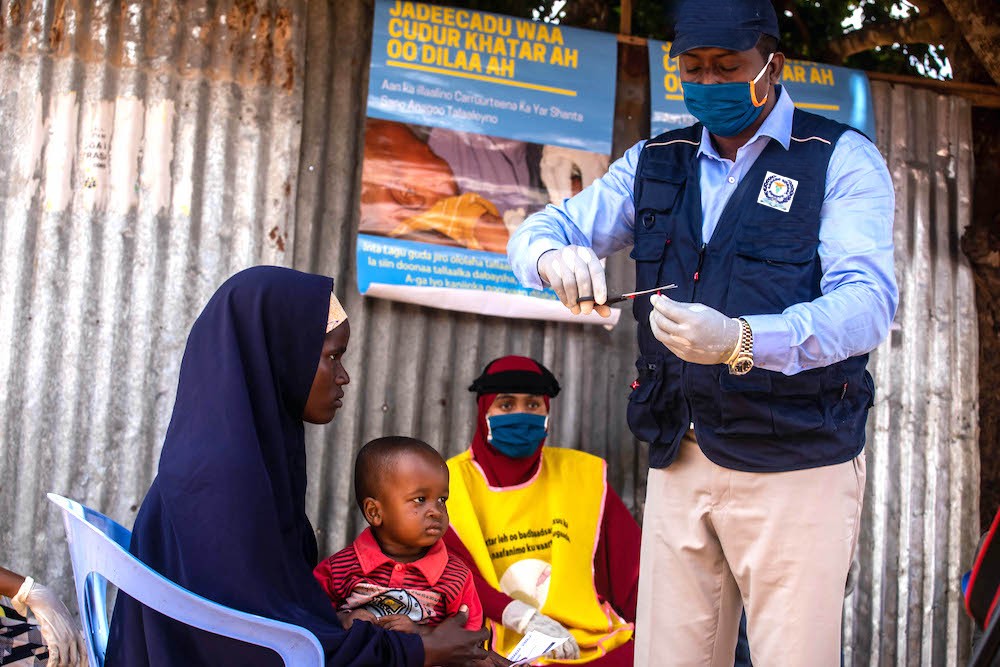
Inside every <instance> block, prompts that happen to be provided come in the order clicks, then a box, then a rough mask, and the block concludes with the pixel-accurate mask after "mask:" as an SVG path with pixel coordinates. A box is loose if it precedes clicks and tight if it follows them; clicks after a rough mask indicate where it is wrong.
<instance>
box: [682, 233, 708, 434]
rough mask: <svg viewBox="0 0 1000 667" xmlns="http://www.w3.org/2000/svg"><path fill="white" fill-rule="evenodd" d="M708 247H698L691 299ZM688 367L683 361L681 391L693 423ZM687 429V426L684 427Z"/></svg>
mask: <svg viewBox="0 0 1000 667" xmlns="http://www.w3.org/2000/svg"><path fill="white" fill-rule="evenodd" d="M707 248H708V244H707V243H702V244H701V247H700V248H698V266H697V268H695V270H694V275H693V276H692V277H691V301H692V302H694V300H695V298H694V293H695V292H696V291H697V289H698V281H699V280H701V267H702V264H704V263H705V250H706V249H707ZM687 367H688V364H687V362H686V361H682V362H681V392H682V393H683V394H684V403H685V404H686V405H687V418H688V424H690V423H691V420H692V417H693V416H694V410H692V409H691V399H689V398H688V387H687ZM684 430H685V431H686V430H687V427H686V426H685V427H684Z"/></svg>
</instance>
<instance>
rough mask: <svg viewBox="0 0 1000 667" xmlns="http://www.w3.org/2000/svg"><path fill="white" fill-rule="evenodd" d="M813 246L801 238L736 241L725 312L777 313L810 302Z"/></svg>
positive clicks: (814, 279) (814, 284)
mask: <svg viewBox="0 0 1000 667" xmlns="http://www.w3.org/2000/svg"><path fill="white" fill-rule="evenodd" d="M816 250H817V245H816V242H815V241H813V240H811V239H801V238H777V239H775V238H768V237H767V236H764V238H759V239H758V238H755V239H741V240H739V241H737V245H736V255H735V257H734V259H733V273H732V281H731V284H730V288H729V298H728V303H727V312H730V313H732V314H734V315H762V314H773V313H780V312H782V311H783V310H784V309H785V308H787V307H788V306H791V305H793V304H796V303H803V302H806V301H811V300H812V299H813V298H814V296H815V295H814V291H815V292H816V294H818V292H819V277H820V267H819V265H818V262H817V261H816Z"/></svg>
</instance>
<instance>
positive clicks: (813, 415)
mask: <svg viewBox="0 0 1000 667" xmlns="http://www.w3.org/2000/svg"><path fill="white" fill-rule="evenodd" d="M719 389H720V390H721V392H722V403H721V413H722V426H721V428H720V429H719V430H718V433H719V435H728V436H736V437H739V436H761V435H765V436H773V435H777V436H793V435H796V434H801V433H807V432H810V431H815V430H817V429H821V428H823V426H824V424H825V423H826V415H825V411H824V410H823V406H822V403H821V401H820V376H819V375H814V374H810V373H808V371H807V372H806V373H804V374H803V373H800V374H798V375H792V376H784V375H780V374H779V375H775V374H773V373H770V372H768V371H762V370H757V371H750V373H748V374H747V375H730V374H729V372H727V371H725V370H724V371H722V373H721V374H720V375H719Z"/></svg>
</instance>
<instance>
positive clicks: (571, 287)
mask: <svg viewBox="0 0 1000 667" xmlns="http://www.w3.org/2000/svg"><path fill="white" fill-rule="evenodd" d="M538 277H539V278H541V279H542V280H543V281H545V282H546V283H548V284H549V285H550V286H551V287H552V289H553V290H555V292H556V295H557V296H558V297H559V300H560V301H562V302H563V305H564V306H566V307H567V308H569V309H570V310H571V311H573V314H574V315H579V314H580V313H583V314H584V315H587V314H589V313H590V311H592V310H596V311H597V312H598V314H599V315H600V316H601V317H609V316H610V315H611V307H610V306H607V305H604V302H605V301H607V300H608V286H607V282H606V281H605V279H604V265H603V264H601V260H599V259H598V258H597V255H596V254H595V253H594V251H593V250H592V249H591V248H584V247H583V246H578V245H568V246H566V247H564V248H562V249H560V250H547V251H545V252H543V253H542V256H541V257H539V258H538ZM581 296H589V297H593V299H594V300H593V301H589V300H588V301H584V302H582V303H577V299H578V298H579V297H581Z"/></svg>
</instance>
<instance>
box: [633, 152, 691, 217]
mask: <svg viewBox="0 0 1000 667" xmlns="http://www.w3.org/2000/svg"><path fill="white" fill-rule="evenodd" d="M640 178H641V179H642V190H641V191H640V196H639V201H637V202H636V206H635V210H636V211H641V212H643V213H645V212H648V211H652V212H654V213H660V212H665V213H669V212H670V211H672V210H673V208H674V204H675V203H676V202H677V195H678V194H680V191H681V188H683V187H684V181H685V180H686V179H687V173H686V172H685V171H684V170H683V169H678V168H676V167H675V166H674V165H673V164H657V163H655V162H652V161H650V162H647V163H646V164H645V166H644V168H643V170H642V173H641V175H640ZM642 223H643V216H642V215H639V216H637V218H636V228H637V229H638V227H639V226H640V225H642ZM650 228H651V226H649V227H646V229H650Z"/></svg>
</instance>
